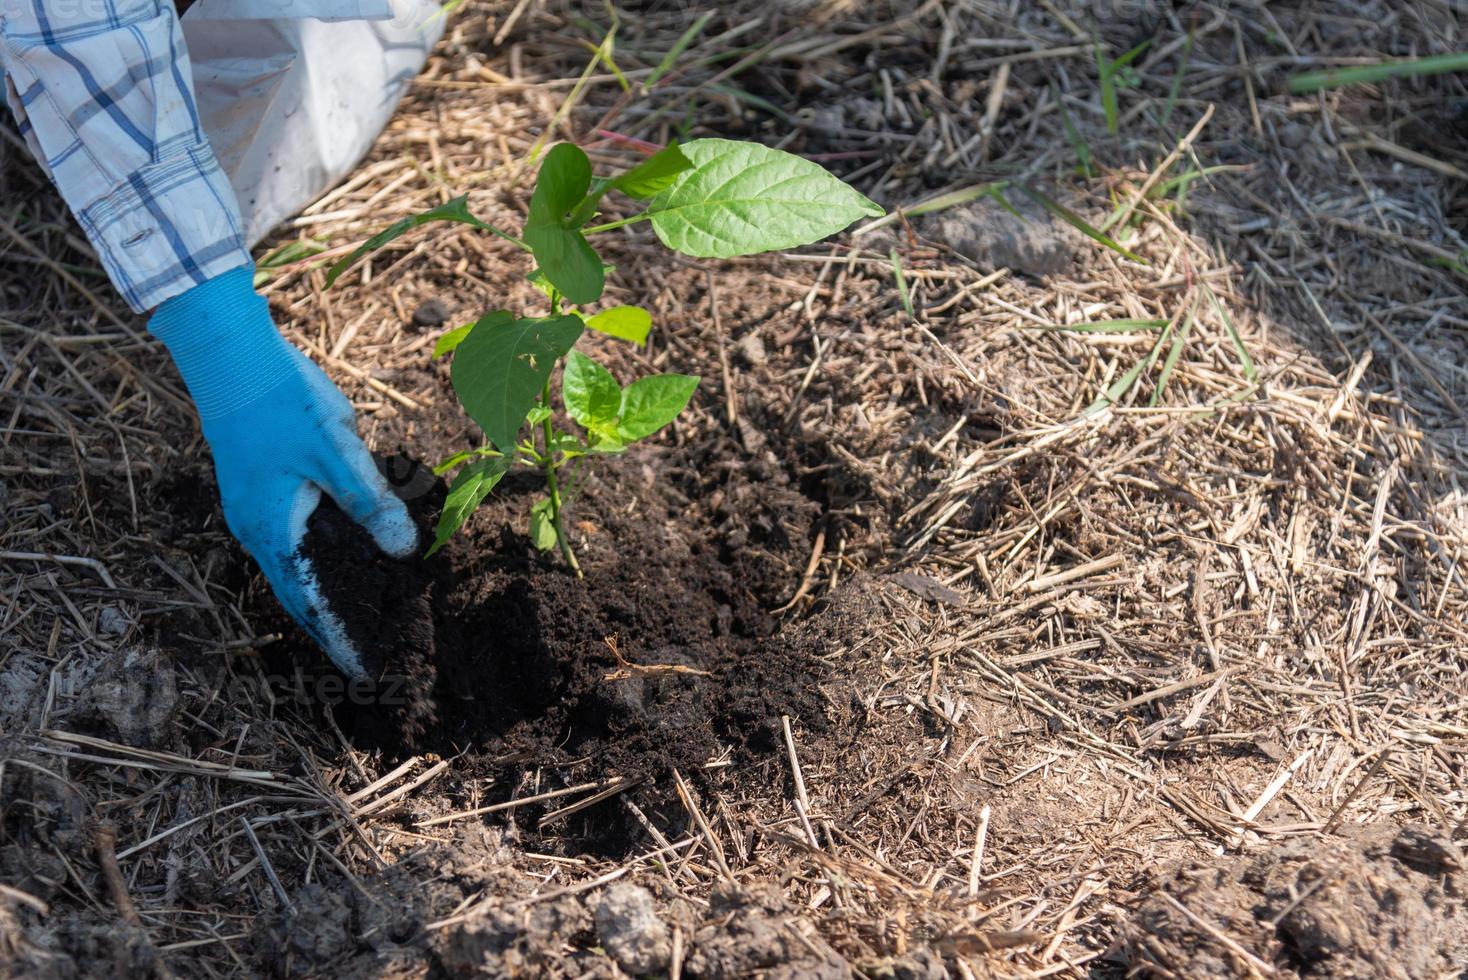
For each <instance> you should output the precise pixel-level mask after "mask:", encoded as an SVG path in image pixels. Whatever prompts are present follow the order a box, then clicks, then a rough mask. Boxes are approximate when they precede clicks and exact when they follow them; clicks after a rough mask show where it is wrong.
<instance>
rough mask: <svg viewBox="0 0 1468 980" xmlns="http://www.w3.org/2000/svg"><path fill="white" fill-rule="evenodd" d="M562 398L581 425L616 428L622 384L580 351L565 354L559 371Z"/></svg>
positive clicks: (586, 427) (587, 427) (600, 428)
mask: <svg viewBox="0 0 1468 980" xmlns="http://www.w3.org/2000/svg"><path fill="white" fill-rule="evenodd" d="M561 401H562V402H563V403H564V404H565V406H566V411H567V412H570V413H571V417H572V418H573V419H575V420H576V421H577V422H578V423H580V424H581V427H582V428H584V429H586V430H588V431H591V432H595V431H598V430H603V429H615V428H616V425H617V416H618V415H620V414H621V411H622V386H621V385H619V384H617V379H616V378H614V377H612V372H610V371H608V370H607V369H606V368H604V367H602V366H601V365H600V364H598V363H596V362H595V361H593V360H592V359H591V358H589V357H587V356H586V355H585V354H583V353H581V352H580V351H576V350H573V351H571V353H569V354H567V355H566V370H565V372H564V373H563V374H562V375H561Z"/></svg>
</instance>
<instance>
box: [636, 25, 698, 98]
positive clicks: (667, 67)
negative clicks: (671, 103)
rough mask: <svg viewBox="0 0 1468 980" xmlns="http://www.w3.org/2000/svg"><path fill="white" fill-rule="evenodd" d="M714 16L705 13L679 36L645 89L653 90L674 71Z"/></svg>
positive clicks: (645, 82)
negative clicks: (659, 80) (661, 79)
mask: <svg viewBox="0 0 1468 980" xmlns="http://www.w3.org/2000/svg"><path fill="white" fill-rule="evenodd" d="M713 16H714V11H712V10H708V11H705V12H704V14H703V16H702V17H700V18H698V20H696V21H694V22H693V23H692V24H690V25H689V26H688V30H686V31H684V32H683V33H682V34H680V35H678V40H676V41H674V42H673V46H672V47H671V48H669V49H668V53H667V54H665V55H663V60H662V61H659V62H658V66H657V67H656V68H654V69H653V70H652V74H651V75H649V76H647V80H646V81H644V82H643V83H642V87H643V88H644V89H649V88H652V87H653V86H654V85H656V84H657V83H658V79H660V78H662V77H663V76H664V75H666V74H667V73H668V72H670V71H672V70H673V66H674V65H676V64H677V63H678V59H679V58H681V57H683V52H685V51H687V50H688V46H689V45H690V44H692V43H693V42H694V39H695V38H697V37H698V36H699V35H700V34H702V33H703V29H704V28H705V27H706V26H708V22H709V21H710V20H711V19H712V18H713Z"/></svg>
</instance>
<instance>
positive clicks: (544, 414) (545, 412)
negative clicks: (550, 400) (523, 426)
mask: <svg viewBox="0 0 1468 980" xmlns="http://www.w3.org/2000/svg"><path fill="white" fill-rule="evenodd" d="M550 417H551V410H550V406H549V405H536V406H535V407H534V408H532V409H531V410H530V411H528V412H526V413H525V421H526V422H528V423H530V424H531V425H539V424H540V423H542V422H544V421H545V420H546V419H548V418H550Z"/></svg>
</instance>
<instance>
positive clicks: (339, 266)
mask: <svg viewBox="0 0 1468 980" xmlns="http://www.w3.org/2000/svg"><path fill="white" fill-rule="evenodd" d="M468 200H469V198H468V196H467V195H465V196H462V197H456V198H454V199H453V200H452V201H449V202H448V203H447V204H440V205H439V206H438V207H436V208H430V209H429V210H427V211H424V212H423V213H421V214H415V215H413V216H411V217H408V218H404V219H402V220H401V221H395V222H393V223H392V224H390V225H388V226H387V227H386V228H384V229H383V230H382V231H379V232H378V233H377V234H375V235H373V236H372V237H371V238H369V239H367V240H366V241H365V242H363V243H362V244H361V245H358V246H357V247H356V248H355V249H354V250H353V251H352V254H350V255H348V256H347V257H346V258H344V259H342V260H340V261H338V262H337V263H336V264H335V265H333V266H332V267H331V268H330V269H329V270H327V273H326V287H327V288H328V289H330V288H331V285H332V283H334V282H336V280H337V278H338V277H340V276H341V274H342V273H343V272H346V271H347V270H348V269H350V268H351V267H352V266H354V265H356V264H357V263H358V262H359V261H361V260H362V258H363V257H364V256H366V255H367V254H368V253H370V252H375V251H377V250H378V249H379V248H382V246H384V245H386V244H387V243H388V242H390V241H392V240H393V239H394V238H397V237H399V236H400V235H402V234H403V233H404V232H406V231H408V230H409V229H411V228H417V227H418V226H419V225H426V224H428V223H429V222H430V221H457V222H459V223H460V224H464V225H473V226H474V227H475V228H482V229H484V230H485V231H493V232H495V234H500V232H498V231H497V230H496V229H494V228H492V227H490V226H489V225H487V224H485V223H484V222H483V221H480V220H479V219H478V218H476V217H474V215H472V214H470V213H469V205H468V203H467V202H468Z"/></svg>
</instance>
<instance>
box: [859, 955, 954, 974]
mask: <svg viewBox="0 0 1468 980" xmlns="http://www.w3.org/2000/svg"><path fill="white" fill-rule="evenodd" d="M861 972H862V973H864V974H866V975H867V976H868V977H871V978H872V980H948V978H949V976H950V974H949V972H948V968H947V967H946V966H944V965H943V958H942V957H941V956H939V955H938V954H937V953H935V952H933V951H932V950H931V949H927V948H926V947H925V948H923V949H919V950H917V951H916V952H912V953H908V954H907V955H906V956H893V957H889V958H888V959H885V960H880V961H878V962H876V963H868V964H863V966H862V968H861Z"/></svg>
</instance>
